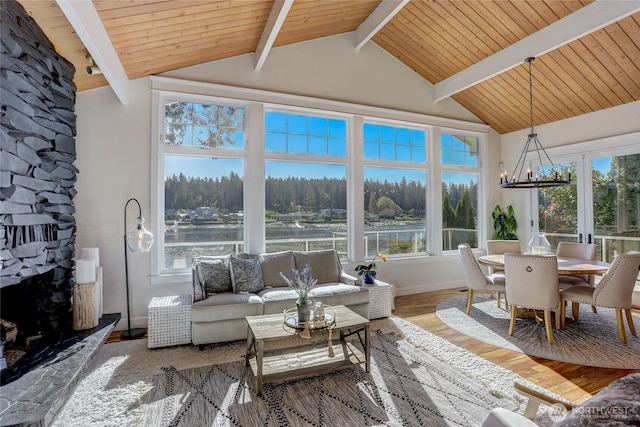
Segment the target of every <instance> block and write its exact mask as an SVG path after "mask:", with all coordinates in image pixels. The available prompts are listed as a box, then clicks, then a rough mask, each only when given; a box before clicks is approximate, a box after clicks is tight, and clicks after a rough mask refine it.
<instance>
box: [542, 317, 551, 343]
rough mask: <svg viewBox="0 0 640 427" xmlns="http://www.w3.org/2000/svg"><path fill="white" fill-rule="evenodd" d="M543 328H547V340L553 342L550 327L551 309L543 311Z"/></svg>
mask: <svg viewBox="0 0 640 427" xmlns="http://www.w3.org/2000/svg"><path fill="white" fill-rule="evenodd" d="M544 328H545V329H546V330H547V340H549V344H553V330H552V329H551V310H545V311H544Z"/></svg>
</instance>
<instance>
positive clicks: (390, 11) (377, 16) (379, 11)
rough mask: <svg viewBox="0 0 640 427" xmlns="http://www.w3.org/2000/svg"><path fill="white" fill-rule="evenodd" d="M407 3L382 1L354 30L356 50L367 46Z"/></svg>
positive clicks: (389, 0) (397, 0)
mask: <svg viewBox="0 0 640 427" xmlns="http://www.w3.org/2000/svg"><path fill="white" fill-rule="evenodd" d="M407 3H409V0H382V2H380V4H379V5H378V7H376V9H375V10H374V11H373V12H372V13H371V15H369V17H368V18H367V19H366V20H365V21H364V22H363V23H362V24H360V26H359V27H358V28H357V29H356V49H360V48H361V47H362V46H364V45H365V44H367V42H368V41H369V40H371V38H372V37H373V36H375V35H376V33H377V32H378V31H380V29H382V27H384V26H385V25H386V24H387V22H389V21H390V20H391V18H393V17H394V16H395V15H396V13H398V12H400V10H402V8H403V7H405V6H406V4H407Z"/></svg>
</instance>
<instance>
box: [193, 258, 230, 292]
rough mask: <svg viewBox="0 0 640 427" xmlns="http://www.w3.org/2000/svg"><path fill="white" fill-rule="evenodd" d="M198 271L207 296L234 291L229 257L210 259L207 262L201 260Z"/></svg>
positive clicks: (197, 267)
mask: <svg viewBox="0 0 640 427" xmlns="http://www.w3.org/2000/svg"><path fill="white" fill-rule="evenodd" d="M196 270H197V273H198V278H199V279H200V283H202V286H203V287H204V291H205V294H206V295H207V296H208V295H210V294H216V293H219V292H230V291H231V290H232V287H231V273H230V272H229V256H223V257H215V258H214V257H209V258H208V259H206V260H199V261H198V264H197V266H196Z"/></svg>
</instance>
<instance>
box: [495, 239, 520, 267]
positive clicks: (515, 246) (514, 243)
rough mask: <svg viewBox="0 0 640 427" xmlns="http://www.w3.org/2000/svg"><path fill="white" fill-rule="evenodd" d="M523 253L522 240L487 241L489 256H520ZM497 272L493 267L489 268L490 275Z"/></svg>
mask: <svg viewBox="0 0 640 427" xmlns="http://www.w3.org/2000/svg"><path fill="white" fill-rule="evenodd" d="M521 251H522V250H521V247H520V240H487V255H503V254H505V253H507V252H510V253H513V254H519V253H521ZM495 272H496V271H495V269H494V268H493V267H489V274H493V273H495Z"/></svg>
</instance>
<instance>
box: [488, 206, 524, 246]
mask: <svg viewBox="0 0 640 427" xmlns="http://www.w3.org/2000/svg"><path fill="white" fill-rule="evenodd" d="M491 216H492V217H493V228H494V229H495V231H496V234H495V238H496V239H497V240H518V235H517V234H516V231H517V230H518V222H517V221H516V216H515V211H514V210H513V206H511V205H509V206H507V207H506V208H504V209H503V208H502V206H500V205H496V207H495V208H493V212H492V213H491Z"/></svg>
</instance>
